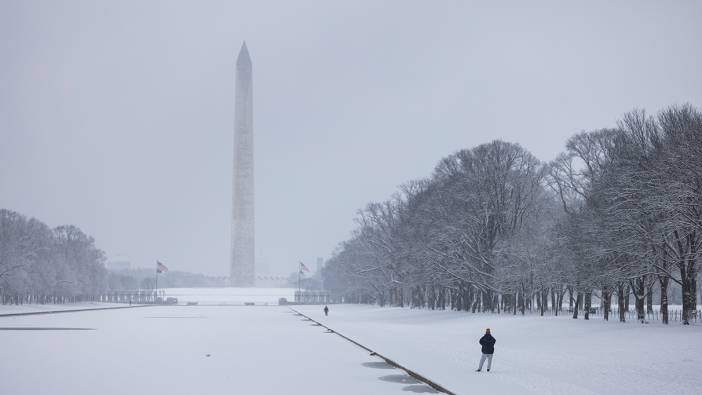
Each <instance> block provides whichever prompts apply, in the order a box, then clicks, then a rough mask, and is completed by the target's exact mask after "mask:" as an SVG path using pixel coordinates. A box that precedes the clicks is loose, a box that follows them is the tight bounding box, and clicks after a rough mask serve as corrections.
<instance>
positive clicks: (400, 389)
mask: <svg viewBox="0 0 702 395" xmlns="http://www.w3.org/2000/svg"><path fill="white" fill-rule="evenodd" d="M198 291H202V290H198ZM294 308H296V309H298V310H300V311H301V312H303V313H305V314H308V315H310V316H311V317H312V318H314V319H316V320H319V321H320V322H323V323H324V324H325V325H328V326H329V327H331V328H333V329H335V330H338V331H339V332H341V333H343V334H344V335H346V336H349V337H351V338H352V339H354V340H357V341H359V342H361V343H363V344H364V345H366V346H368V347H370V348H372V349H374V350H376V351H378V352H380V353H381V354H384V355H385V356H387V357H389V358H392V359H394V360H396V361H397V362H399V363H401V364H404V365H405V366H407V367H408V368H410V369H413V370H415V371H417V372H418V373H420V374H422V375H425V376H426V377H428V378H429V379H432V380H434V381H436V382H437V383H439V384H441V385H443V386H445V387H446V388H448V389H449V390H452V391H455V392H456V393H459V394H490V395H502V394H638V395H640V394H673V393H674V394H699V393H700V388H702V379H701V378H700V374H699V372H700V370H699V367H700V366H702V325H693V326H689V327H683V326H681V325H676V324H673V325H671V326H670V327H663V326H662V325H660V324H650V325H641V324H636V323H626V324H620V323H617V322H603V321H601V320H593V321H589V322H585V321H582V320H578V321H575V320H572V319H570V318H567V317H558V318H555V317H537V316H527V317H520V316H517V317H513V316H509V315H500V316H498V315H483V314H470V313H458V312H451V311H444V312H440V311H426V310H410V309H399V308H379V307H373V306H354V305H330V308H331V311H330V315H329V317H324V314H323V313H322V310H321V308H322V306H294ZM485 327H490V328H491V329H492V332H493V334H494V336H495V337H496V338H497V344H496V346H495V348H496V354H495V358H494V361H493V371H492V372H490V373H487V372H485V371H483V372H482V373H476V372H474V370H475V368H476V365H477V362H478V358H479V355H480V349H479V346H478V344H477V340H478V338H479V337H480V335H482V333H483V331H484V329H485ZM0 328H2V330H0V349H2V350H3V354H4V355H3V357H4V358H3V360H4V361H5V362H4V363H3V364H2V365H0V393H1V394H13V395H14V394H16V395H25V394H46V393H51V394H71V395H73V394H76V395H81V394H86V395H87V394H91V395H93V394H100V395H105V394H107V395H109V394H144V393H150V394H168V395H175V394H198V393H207V394H306V395H315V394H342V395H343V394H392V393H397V394H401V393H408V392H410V393H412V392H432V390H431V388H429V387H428V386H426V385H424V384H421V383H417V382H415V381H414V380H413V379H411V378H410V377H409V376H407V375H405V374H404V372H402V371H400V370H397V369H391V368H389V367H388V366H387V365H384V364H383V363H382V362H380V360H379V359H377V358H376V357H372V356H369V355H368V353H367V352H365V351H363V350H361V349H360V348H358V347H356V346H354V345H353V344H351V343H349V342H347V341H345V340H343V339H342V338H340V337H339V336H336V335H334V334H330V333H325V331H324V329H322V328H321V327H318V326H314V325H313V324H311V323H310V322H308V321H304V320H302V319H301V318H300V317H298V316H295V315H294V314H292V313H291V312H290V311H289V309H288V308H287V307H283V306H268V307H258V306H255V307H250V306H153V307H142V308H137V309H123V310H103V311H90V312H78V313H68V314H56V315H38V316H24V317H0ZM62 328H63V329H62ZM81 329H83V330H81ZM208 354H209V356H208Z"/></svg>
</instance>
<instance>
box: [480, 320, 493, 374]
mask: <svg viewBox="0 0 702 395" xmlns="http://www.w3.org/2000/svg"><path fill="white" fill-rule="evenodd" d="M495 342H496V340H495V338H494V337H492V335H491V334H490V328H487V329H485V334H484V335H483V337H481V338H480V341H478V343H480V345H481V346H482V352H483V355H482V356H481V357H480V365H479V366H478V370H476V372H479V371H481V370H482V369H483V363H485V360H486V359H487V360H488V366H487V371H488V372H489V371H490V367H491V366H492V354H494V353H495Z"/></svg>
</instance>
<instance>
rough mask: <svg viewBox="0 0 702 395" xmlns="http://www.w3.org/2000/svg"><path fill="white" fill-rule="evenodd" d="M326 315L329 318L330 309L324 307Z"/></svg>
mask: <svg viewBox="0 0 702 395" xmlns="http://www.w3.org/2000/svg"><path fill="white" fill-rule="evenodd" d="M324 315H325V316H327V315H329V307H327V306H324Z"/></svg>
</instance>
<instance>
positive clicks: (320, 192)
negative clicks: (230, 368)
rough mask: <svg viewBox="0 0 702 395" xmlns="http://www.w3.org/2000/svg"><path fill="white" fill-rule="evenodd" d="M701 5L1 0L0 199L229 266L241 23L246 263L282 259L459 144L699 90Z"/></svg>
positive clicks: (290, 263)
mask: <svg viewBox="0 0 702 395" xmlns="http://www.w3.org/2000/svg"><path fill="white" fill-rule="evenodd" d="M561 3H563V4H561ZM565 3H567V4H565ZM615 3H616V4H615ZM701 17H702V2H699V1H674V2H673V1H671V2H662V1H651V2H643V1H620V2H614V1H602V2H596V1H588V2H577V3H576V2H533V1H529V2H527V1H514V2H494V1H485V2H468V1H422V2H420V1H399V0H398V1H385V2H381V1H358V0H354V1H345V2H330V1H313V2H310V1H281V2H272V1H251V2H233V1H187V2H186V1H182V2H181V1H160V2H157V1H109V2H108V1H48V0H47V1H31V0H29V1H27V0H22V1H19V0H0V207H3V208H9V209H12V210H15V211H19V212H21V213H23V214H26V215H29V216H34V217H37V218H39V219H41V220H43V221H45V222H47V223H48V224H49V225H51V226H56V225H60V224H65V223H72V224H76V225H78V226H80V227H81V228H82V229H83V230H84V231H86V232H87V233H89V234H91V235H93V236H94V237H95V239H96V241H97V245H98V247H100V248H102V249H103V250H105V251H106V252H107V254H108V257H111V258H114V257H117V256H124V257H127V258H128V259H130V260H131V261H132V263H133V264H134V265H136V266H151V265H152V264H153V262H154V261H155V260H156V259H160V260H162V261H163V262H166V263H167V264H168V265H169V266H170V267H171V268H172V269H176V270H188V271H195V272H203V273H208V274H217V275H225V274H228V272H229V269H228V267H229V248H228V245H229V237H230V217H231V193H232V188H231V178H232V155H233V153H232V145H233V102H234V99H233V98H234V87H233V84H234V62H235V56H236V54H237V52H238V50H239V47H240V46H241V42H242V41H243V40H246V42H247V44H248V46H249V50H250V52H251V56H252V60H253V67H254V117H255V121H254V133H255V155H256V204H257V207H256V216H257V225H256V226H257V241H256V242H257V247H256V250H257V251H256V253H257V260H258V265H259V271H266V267H268V271H269V272H270V273H289V272H291V271H294V270H295V265H296V262H297V261H298V260H303V261H305V262H309V263H313V262H314V259H315V258H316V257H317V256H323V257H328V256H329V254H330V253H331V251H332V250H333V249H334V247H335V246H336V244H337V243H338V242H339V241H341V240H343V239H345V238H347V237H348V235H349V232H350V231H351V230H352V228H353V226H354V223H353V217H354V216H355V212H356V210H357V209H359V208H362V207H363V206H364V205H365V204H366V203H367V202H368V201H371V200H382V199H385V198H387V197H389V196H390V195H391V194H392V193H393V192H394V191H395V190H396V188H397V186H398V185H400V184H402V183H404V182H406V181H408V180H410V179H416V178H421V177H426V176H428V175H429V174H430V173H431V171H432V170H433V167H434V165H435V164H436V163H437V162H438V160H439V159H440V158H441V157H443V156H445V155H448V154H450V153H452V152H454V151H456V150H458V149H461V148H468V147H472V146H475V145H477V144H480V143H483V142H487V141H490V140H492V139H495V138H500V139H504V140H508V141H515V142H519V143H521V144H522V145H524V146H525V147H526V148H528V149H529V150H531V151H532V152H533V153H534V154H535V155H536V156H537V157H539V158H540V159H542V160H549V159H551V158H553V157H554V156H555V155H556V154H557V153H558V152H559V151H561V150H562V148H563V145H564V142H565V140H566V139H567V137H569V136H570V135H572V134H573V133H576V132H579V131H581V130H584V129H592V128H600V127H608V126H613V125H614V123H615V122H616V120H617V119H618V117H619V116H620V115H621V114H622V113H624V112H626V111H629V110H631V109H633V108H634V107H643V108H646V109H647V110H649V111H658V110H659V109H661V108H662V107H664V106H667V105H671V104H680V103H686V102H687V103H691V104H693V105H695V106H698V107H699V106H701V105H702V73H700V70H702V44H700V43H701V42H702V41H701V40H702V23H700V20H701V19H700V18H701Z"/></svg>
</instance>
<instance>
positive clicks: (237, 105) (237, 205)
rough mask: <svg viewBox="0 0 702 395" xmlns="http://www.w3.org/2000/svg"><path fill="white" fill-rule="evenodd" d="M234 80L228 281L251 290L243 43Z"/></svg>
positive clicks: (249, 135) (247, 81)
mask: <svg viewBox="0 0 702 395" xmlns="http://www.w3.org/2000/svg"><path fill="white" fill-rule="evenodd" d="M235 79H236V93H235V102H234V180H233V181H234V187H233V196H232V243H231V259H232V261H231V268H230V281H231V284H232V286H235V287H252V286H254V285H255V280H254V279H255V277H254V273H255V264H254V261H255V253H254V231H255V222H254V157H253V155H254V151H253V84H252V80H251V58H250V57H249V51H248V49H247V48H246V42H244V44H243V45H242V46H241V50H240V51H239V56H238V58H237V60H236V77H235Z"/></svg>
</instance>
